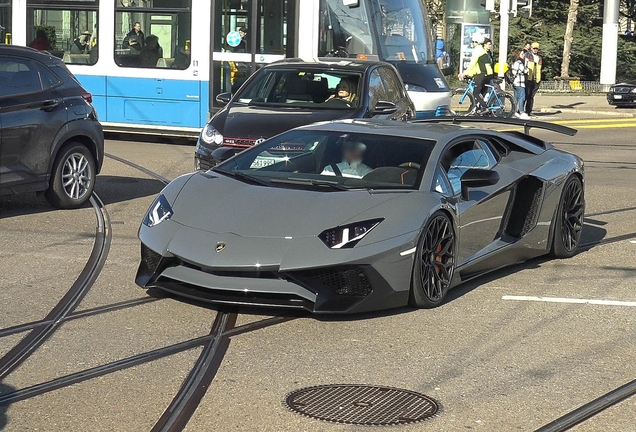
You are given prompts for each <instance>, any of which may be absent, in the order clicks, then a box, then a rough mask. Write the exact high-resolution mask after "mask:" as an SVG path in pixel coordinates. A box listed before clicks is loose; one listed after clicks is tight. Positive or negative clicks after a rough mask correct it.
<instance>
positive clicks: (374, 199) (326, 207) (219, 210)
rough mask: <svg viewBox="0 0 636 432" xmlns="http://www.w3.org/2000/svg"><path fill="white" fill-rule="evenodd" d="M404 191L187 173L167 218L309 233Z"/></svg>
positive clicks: (281, 233) (267, 234)
mask: <svg viewBox="0 0 636 432" xmlns="http://www.w3.org/2000/svg"><path fill="white" fill-rule="evenodd" d="M404 194H405V192H395V193H370V192H369V191H366V190H354V191H334V192H322V191H313V190H300V189H285V188H280V187H266V186H258V185H250V184H246V183H243V182H241V181H239V180H236V179H233V178H229V177H226V176H223V175H221V174H216V173H214V172H208V173H201V174H198V175H194V176H192V178H191V179H190V180H189V181H188V183H187V185H186V186H185V187H184V188H183V190H182V191H181V192H180V193H179V196H178V197H177V199H176V201H175V203H174V205H173V210H174V215H173V217H172V220H173V221H174V222H177V223H179V224H181V225H185V226H187V227H190V228H195V229H198V230H202V231H207V232H210V233H214V234H235V235H238V236H241V237H264V238H281V239H284V238H290V237H291V238H298V237H314V236H317V235H318V234H320V233H321V232H322V231H324V230H326V229H329V228H334V227H337V226H338V225H342V224H346V223H347V222H350V221H351V222H353V221H357V220H363V219H356V216H358V215H360V214H361V213H364V212H366V211H368V210H369V209H371V208H373V207H376V206H378V205H381V204H383V203H385V202H387V201H389V200H391V199H394V198H396V197H399V196H403V195H404Z"/></svg>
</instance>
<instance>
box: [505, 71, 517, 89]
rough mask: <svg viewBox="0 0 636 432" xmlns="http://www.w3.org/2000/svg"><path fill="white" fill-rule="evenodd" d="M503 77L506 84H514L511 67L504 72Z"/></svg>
mask: <svg viewBox="0 0 636 432" xmlns="http://www.w3.org/2000/svg"><path fill="white" fill-rule="evenodd" d="M504 78H505V79H506V84H508V85H511V86H514V84H515V76H514V75H513V73H512V68H510V69H508V70H507V71H506V73H504Z"/></svg>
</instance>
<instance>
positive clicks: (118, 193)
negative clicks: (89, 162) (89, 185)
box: [95, 175, 165, 205]
mask: <svg viewBox="0 0 636 432" xmlns="http://www.w3.org/2000/svg"><path fill="white" fill-rule="evenodd" d="M164 186H165V184H163V182H161V181H159V180H157V179H148V178H139V177H120V176H112V175H102V176H98V177H97V183H95V192H97V194H98V195H99V197H100V198H101V199H102V201H103V202H104V204H106V205H108V204H115V203H119V202H124V201H130V200H134V199H137V198H143V197H153V198H154V196H155V195H157V194H158V193H159V192H160V191H161V189H163V188H164ZM148 204H150V202H148Z"/></svg>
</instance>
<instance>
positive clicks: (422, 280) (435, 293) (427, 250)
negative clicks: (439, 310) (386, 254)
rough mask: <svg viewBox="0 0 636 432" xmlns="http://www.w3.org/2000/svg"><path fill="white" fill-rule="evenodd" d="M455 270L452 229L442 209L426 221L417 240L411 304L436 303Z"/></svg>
mask: <svg viewBox="0 0 636 432" xmlns="http://www.w3.org/2000/svg"><path fill="white" fill-rule="evenodd" d="M454 272H455V232H454V230H453V225H452V223H451V221H450V219H449V218H448V216H446V214H444V213H443V212H436V213H434V214H433V216H432V217H431V219H430V220H429V221H428V223H427V224H426V227H425V228H424V230H423V231H422V235H421V237H420V240H419V242H418V247H417V250H416V253H415V263H414V268H413V281H412V290H411V304H413V305H414V306H417V307H421V308H433V307H436V306H439V305H440V304H441V303H442V301H443V300H444V297H445V296H446V293H447V292H448V288H449V287H450V284H451V281H452V280H453V274H454Z"/></svg>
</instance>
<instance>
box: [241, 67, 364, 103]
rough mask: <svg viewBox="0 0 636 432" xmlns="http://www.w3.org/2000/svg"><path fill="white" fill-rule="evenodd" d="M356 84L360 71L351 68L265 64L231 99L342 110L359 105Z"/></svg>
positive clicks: (358, 87)
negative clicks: (287, 66)
mask: <svg viewBox="0 0 636 432" xmlns="http://www.w3.org/2000/svg"><path fill="white" fill-rule="evenodd" d="M360 84H361V79H360V74H358V73H355V72H346V71H332V70H329V71H322V70H312V69H291V68H281V69H273V68H267V69H266V70H263V71H261V72H260V74H259V75H258V76H256V77H254V79H253V80H251V81H250V82H249V84H247V85H246V87H245V88H244V89H241V91H240V93H239V94H238V95H237V97H236V99H235V100H236V101H237V102H238V103H242V104H249V105H265V106H285V107H300V108H309V109H340V110H346V109H353V108H356V107H357V106H358V105H359V102H360V97H359V96H360V94H361V93H360Z"/></svg>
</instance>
